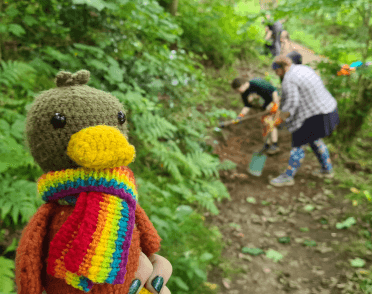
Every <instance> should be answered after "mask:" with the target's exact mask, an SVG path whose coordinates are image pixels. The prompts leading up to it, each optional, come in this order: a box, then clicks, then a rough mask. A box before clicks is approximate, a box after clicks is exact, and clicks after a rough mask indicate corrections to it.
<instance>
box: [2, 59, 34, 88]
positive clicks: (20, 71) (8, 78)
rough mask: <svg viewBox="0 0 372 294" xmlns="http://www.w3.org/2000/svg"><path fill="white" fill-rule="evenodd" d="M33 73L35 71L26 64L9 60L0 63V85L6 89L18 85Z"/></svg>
mask: <svg viewBox="0 0 372 294" xmlns="http://www.w3.org/2000/svg"><path fill="white" fill-rule="evenodd" d="M35 73H36V70H35V69H34V68H33V67H32V66H30V65H28V64H27V63H24V62H20V61H11V60H8V61H0V84H2V85H5V86H7V87H14V86H17V85H19V84H20V83H21V82H22V81H24V80H25V79H27V78H28V76H29V75H30V74H35Z"/></svg>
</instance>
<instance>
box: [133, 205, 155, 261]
mask: <svg viewBox="0 0 372 294" xmlns="http://www.w3.org/2000/svg"><path fill="white" fill-rule="evenodd" d="M136 225H137V228H138V229H139V231H140V234H141V237H140V238H141V248H142V252H143V253H145V254H146V255H147V256H150V255H151V254H153V253H156V252H157V251H159V249H160V241H161V239H160V236H159V235H158V232H157V231H156V229H155V228H154V225H153V224H152V222H151V221H150V219H149V217H148V216H147V214H146V212H145V211H144V210H143V209H142V207H141V206H140V205H139V204H138V203H137V207H136Z"/></svg>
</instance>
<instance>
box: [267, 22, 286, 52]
mask: <svg viewBox="0 0 372 294" xmlns="http://www.w3.org/2000/svg"><path fill="white" fill-rule="evenodd" d="M264 23H265V25H266V27H265V32H266V36H265V40H266V41H270V43H269V44H266V45H265V46H266V48H268V49H269V50H270V52H271V54H272V55H273V56H278V55H279V54H280V50H281V46H280V35H281V32H282V30H283V24H282V22H281V21H279V20H278V21H273V20H272V19H271V17H270V15H266V21H265V22H264Z"/></svg>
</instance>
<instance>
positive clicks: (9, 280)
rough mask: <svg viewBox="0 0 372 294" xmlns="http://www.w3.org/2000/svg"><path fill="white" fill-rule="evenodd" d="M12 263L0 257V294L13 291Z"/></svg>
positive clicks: (10, 293)
mask: <svg viewBox="0 0 372 294" xmlns="http://www.w3.org/2000/svg"><path fill="white" fill-rule="evenodd" d="M14 268H15V266H14V261H13V260H11V259H8V258H5V257H2V256H0V293H8V294H12V293H13V291H14Z"/></svg>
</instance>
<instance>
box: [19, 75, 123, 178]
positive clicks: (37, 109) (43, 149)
mask: <svg viewBox="0 0 372 294" xmlns="http://www.w3.org/2000/svg"><path fill="white" fill-rule="evenodd" d="M89 77H90V73H89V71H87V70H80V71H78V72H76V73H75V74H72V73H70V72H65V71H61V72H59V73H58V74H57V77H56V80H55V83H56V85H57V88H54V89H50V90H48V91H44V92H42V93H41V94H40V95H39V96H37V97H36V98H35V101H34V103H33V105H32V106H31V109H30V110H29V112H28V114H27V120H26V137H27V144H28V146H29V148H30V150H31V154H32V156H33V157H34V158H35V160H36V162H37V163H38V164H39V165H40V167H41V168H42V169H43V171H44V172H49V171H58V170H63V169H68V168H77V167H79V165H78V164H77V163H76V162H74V161H73V160H72V159H71V158H70V157H69V156H68V155H67V153H66V152H67V146H68V143H69V141H70V138H71V136H72V135H73V134H75V133H77V132H79V131H80V130H82V129H85V128H87V127H90V126H97V125H106V126H112V127H116V128H117V129H118V130H119V131H120V132H121V133H122V134H123V135H124V136H125V137H126V138H127V128H126V123H125V110H124V108H123V105H122V104H121V103H120V102H119V100H118V99H117V98H116V97H114V96H113V95H111V94H109V93H107V92H104V91H101V90H97V89H95V88H91V87H89V86H87V85H86V84H87V83H88V81H89Z"/></svg>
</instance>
